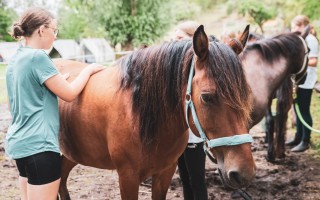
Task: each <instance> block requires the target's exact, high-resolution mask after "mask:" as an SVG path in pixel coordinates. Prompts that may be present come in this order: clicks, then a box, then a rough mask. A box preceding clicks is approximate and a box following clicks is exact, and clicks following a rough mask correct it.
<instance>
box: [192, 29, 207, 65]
mask: <svg viewBox="0 0 320 200" xmlns="http://www.w3.org/2000/svg"><path fill="white" fill-rule="evenodd" d="M193 50H194V52H195V54H196V55H197V56H198V58H199V60H202V59H204V58H205V57H206V56H207V54H208V51H209V41H208V37H207V34H206V33H205V32H204V29H203V25H200V26H199V27H198V28H197V30H196V31H195V32H194V35H193Z"/></svg>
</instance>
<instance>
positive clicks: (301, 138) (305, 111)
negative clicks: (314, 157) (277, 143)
mask: <svg viewBox="0 0 320 200" xmlns="http://www.w3.org/2000/svg"><path fill="white" fill-rule="evenodd" d="M309 24H310V22H309V19H308V17H306V16H304V15H298V16H296V17H295V18H293V20H292V21H291V29H292V31H293V32H296V31H299V32H303V30H304V29H305V28H306V26H308V25H309ZM310 33H313V34H315V35H316V33H315V30H312V31H310ZM313 34H309V35H308V36H307V37H306V42H307V45H308V47H309V49H310V52H309V56H308V58H309V62H308V70H307V78H306V80H305V82H304V84H302V85H299V87H298V89H297V96H298V106H299V109H300V112H301V115H302V117H303V119H304V120H305V121H306V122H307V124H309V125H310V126H312V117H311V113H310V103H311V96H312V90H313V87H314V85H315V83H316V81H317V68H316V67H317V64H318V52H319V49H318V47H319V43H318V40H317V38H316V37H315V35H313ZM296 127H297V130H296V131H297V132H296V134H295V137H294V139H293V140H292V141H289V142H287V143H286V145H288V146H294V147H293V148H292V149H291V151H293V152H302V151H305V150H307V149H308V148H309V147H310V134H311V130H309V129H308V128H307V127H306V126H304V125H303V124H302V122H301V121H300V120H299V118H297V119H296Z"/></svg>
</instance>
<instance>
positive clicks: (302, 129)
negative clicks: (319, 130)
mask: <svg viewBox="0 0 320 200" xmlns="http://www.w3.org/2000/svg"><path fill="white" fill-rule="evenodd" d="M297 94H298V106H299V110H300V113H301V116H302V118H303V120H304V121H305V122H306V123H307V124H308V125H310V126H312V117H311V113H310V103H311V96H312V89H302V88H299V89H298V93H297ZM297 133H299V137H300V138H301V142H300V143H299V144H298V145H297V146H295V147H294V148H292V149H291V151H293V152H302V151H305V150H307V149H308V148H309V144H310V134H311V130H310V129H308V128H307V127H306V126H304V125H303V124H302V122H301V120H300V119H299V118H297Z"/></svg>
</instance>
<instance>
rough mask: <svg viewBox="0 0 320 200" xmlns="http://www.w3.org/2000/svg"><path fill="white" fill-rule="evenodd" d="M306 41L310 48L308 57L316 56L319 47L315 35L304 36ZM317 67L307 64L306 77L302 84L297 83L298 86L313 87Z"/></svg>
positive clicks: (315, 80)
mask: <svg viewBox="0 0 320 200" xmlns="http://www.w3.org/2000/svg"><path fill="white" fill-rule="evenodd" d="M306 42H307V45H308V47H309V49H310V52H309V55H308V57H309V58H315V57H316V58H317V57H318V53H319V49H318V45H319V43H318V40H317V38H316V37H314V36H313V35H312V34H309V35H308V36H307V37H306ZM317 78H318V77H317V68H316V67H311V66H308V69H307V78H306V80H305V82H304V84H302V85H299V88H303V89H313V87H314V85H315V84H316V82H317Z"/></svg>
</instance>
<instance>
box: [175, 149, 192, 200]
mask: <svg viewBox="0 0 320 200" xmlns="http://www.w3.org/2000/svg"><path fill="white" fill-rule="evenodd" d="M185 152H186V150H185V151H184V152H183V154H182V155H181V156H180V157H179V159H178V168H179V175H180V179H181V182H182V189H183V197H184V200H193V192H192V189H191V185H190V177H189V172H188V169H187V166H186V162H185Z"/></svg>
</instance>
